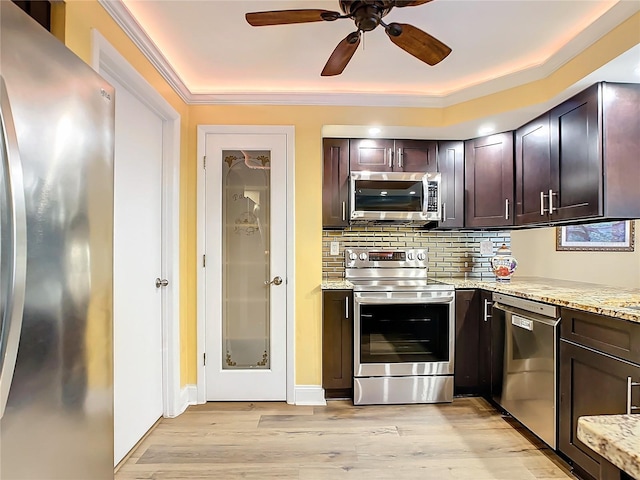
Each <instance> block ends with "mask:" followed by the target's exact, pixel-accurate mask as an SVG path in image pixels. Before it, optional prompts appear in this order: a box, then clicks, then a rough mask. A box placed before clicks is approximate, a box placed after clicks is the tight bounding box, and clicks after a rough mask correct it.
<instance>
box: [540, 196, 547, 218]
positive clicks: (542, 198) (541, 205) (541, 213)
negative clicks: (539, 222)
mask: <svg viewBox="0 0 640 480" xmlns="http://www.w3.org/2000/svg"><path fill="white" fill-rule="evenodd" d="M544 212H546V210H545V208H544V192H540V215H541V216H543V215H544Z"/></svg>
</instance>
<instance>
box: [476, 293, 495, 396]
mask: <svg viewBox="0 0 640 480" xmlns="http://www.w3.org/2000/svg"><path fill="white" fill-rule="evenodd" d="M491 295H492V294H491V292H488V291H486V290H480V299H479V300H480V327H479V334H478V338H479V341H478V393H479V394H480V395H482V396H483V397H487V398H489V397H490V395H491V315H492V314H491V308H492V307H493V301H492V299H491Z"/></svg>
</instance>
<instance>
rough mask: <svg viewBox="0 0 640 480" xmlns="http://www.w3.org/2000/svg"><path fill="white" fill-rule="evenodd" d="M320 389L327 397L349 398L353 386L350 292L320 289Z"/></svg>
mask: <svg viewBox="0 0 640 480" xmlns="http://www.w3.org/2000/svg"><path fill="white" fill-rule="evenodd" d="M322 388H324V389H325V395H326V396H327V398H331V397H336V396H337V397H345V396H348V397H350V396H351V395H352V388H353V293H352V292H351V291H350V290H325V291H324V292H322Z"/></svg>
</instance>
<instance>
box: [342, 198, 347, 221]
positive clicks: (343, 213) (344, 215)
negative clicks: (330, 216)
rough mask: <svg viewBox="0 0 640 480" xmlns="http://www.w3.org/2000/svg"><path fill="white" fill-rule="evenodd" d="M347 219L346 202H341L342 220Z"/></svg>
mask: <svg viewBox="0 0 640 480" xmlns="http://www.w3.org/2000/svg"><path fill="white" fill-rule="evenodd" d="M346 219H347V202H342V221H343V222H344V221H345V220H346Z"/></svg>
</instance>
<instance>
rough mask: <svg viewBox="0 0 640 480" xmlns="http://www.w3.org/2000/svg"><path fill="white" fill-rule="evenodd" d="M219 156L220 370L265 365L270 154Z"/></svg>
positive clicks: (230, 152) (267, 352)
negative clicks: (220, 193)
mask: <svg viewBox="0 0 640 480" xmlns="http://www.w3.org/2000/svg"><path fill="white" fill-rule="evenodd" d="M222 158H223V166H222V171H223V176H222V182H223V185H222V221H223V229H222V237H223V238H222V278H223V285H222V298H223V306H222V316H223V317H222V355H223V358H222V368H223V369H249V368H250V369H268V368H269V364H270V350H269V349H270V345H269V343H270V338H269V330H270V328H269V324H270V318H269V312H270V308H269V289H270V287H269V286H268V285H265V281H268V280H270V278H269V263H270V262H269V248H270V247H269V236H270V235H269V227H270V225H269V224H270V204H269V198H270V195H269V185H270V178H269V174H270V165H271V155H270V152H268V151H237V150H224V151H223V152H222Z"/></svg>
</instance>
